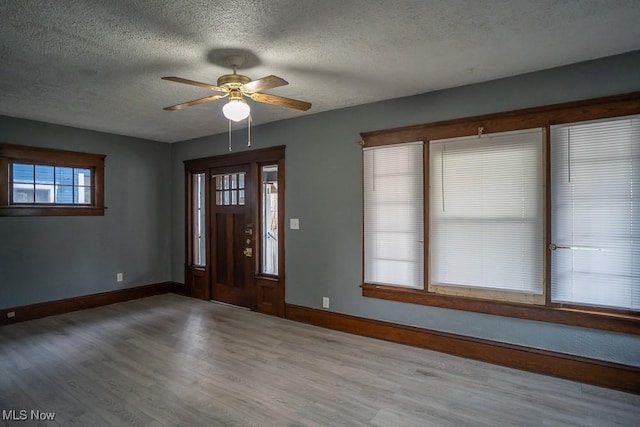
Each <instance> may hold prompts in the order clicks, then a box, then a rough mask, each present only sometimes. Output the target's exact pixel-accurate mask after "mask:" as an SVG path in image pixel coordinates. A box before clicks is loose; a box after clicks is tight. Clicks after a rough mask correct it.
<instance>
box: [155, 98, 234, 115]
mask: <svg viewBox="0 0 640 427" xmlns="http://www.w3.org/2000/svg"><path fill="white" fill-rule="evenodd" d="M226 96H227V95H211V96H205V97H204V98H199V99H194V100H193V101H188V102H183V103H182V104H176V105H172V106H170V107H164V108H163V110H165V111H175V110H181V109H183V108H186V107H191V106H194V105H199V104H204V103H205V102H211V101H217V100H218V99H220V98H224V97H226Z"/></svg>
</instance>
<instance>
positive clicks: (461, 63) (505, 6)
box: [0, 0, 640, 142]
mask: <svg viewBox="0 0 640 427" xmlns="http://www.w3.org/2000/svg"><path fill="white" fill-rule="evenodd" d="M639 23H640V1H637V0H629V1H618V0H570V1H566V0H565V1H563V0H531V1H524V0H505V1H502V0H467V1H462V0H446V1H443V0H441V1H437V0H433V1H427V0H415V1H409V0H404V1H403V0H388V1H387V0H385V1H382V0H337V1H336V0H322V1H321V0H253V1H248V0H227V1H221V2H214V1H207V0H2V1H0V114H4V115H9V116H14V117H22V118H28V119H34V120H41V121H45V122H50V123H57V124H64V125H70V126H75V127H80V128H85V129H93V130H99V131H104V132H110V133H116V134H122V135H129V136H136V137H141V138H148V139H152V140H157V141H165V142H174V141H180V140H185V139H191V138H195V137H199V136H204V135H210V134H215V133H221V132H224V131H226V129H227V126H228V124H227V122H226V120H224V119H223V117H222V115H221V107H222V105H223V103H224V102H225V101H218V102H215V103H209V104H203V105H199V106H194V107H191V108H188V109H183V110H178V111H173V112H166V111H163V110H162V107H165V106H168V105H172V104H177V103H179V102H184V101H187V100H191V99H194V98H200V97H203V96H208V95H211V94H213V93H212V92H210V91H208V90H206V89H202V88H197V87H191V86H186V85H183V84H177V83H172V82H167V81H163V80H161V79H160V77H162V76H180V77H184V78H188V79H193V80H199V81H203V82H210V83H215V82H216V79H217V77H218V76H219V75H221V74H226V73H228V72H229V69H226V68H225V67H224V64H225V57H227V56H228V55H229V54H232V53H238V52H241V53H242V54H243V55H244V56H245V57H246V58H247V64H246V67H245V68H244V69H242V70H240V71H241V72H242V73H243V74H246V75H248V76H249V77H251V78H253V79H257V78H260V77H263V76H266V75H269V74H275V75H277V76H280V77H283V78H285V79H286V80H288V81H289V83H290V84H289V86H285V87H280V88H277V89H272V90H270V91H268V92H269V93H272V94H276V95H282V96H288V97H292V98H298V99H302V100H306V101H309V102H312V103H313V107H312V108H311V110H309V111H308V112H298V111H295V110H289V109H285V108H281V107H275V106H270V105H263V104H260V105H258V104H256V103H252V108H253V119H254V124H260V123H266V122H271V121H274V120H280V119H285V118H289V117H296V116H301V115H308V114H313V113H317V112H320V111H326V110H331V109H336V108H342V107H347V106H352V105H357V104H363V103H369V102H374V101H379V100H383V99H389V98H396V97H401V96H407V95H414V94H418V93H424V92H429V91H432V90H436V89H442V88H448V87H454V86H460V85H464V84H469V83H475V82H480V81H485V80H490V79H495V78H500V77H506V76H509V75H515V74H521V73H525V72H530V71H535V70H540V69H544V68H550V67H555V66H560V65H565V64H570V63H574V62H579V61H584V60H589V59H594V58H598V57H603V56H609V55H614V54H618V53H623V52H628V51H632V50H637V49H640V25H639Z"/></svg>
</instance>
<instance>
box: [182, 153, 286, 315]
mask: <svg viewBox="0 0 640 427" xmlns="http://www.w3.org/2000/svg"><path fill="white" fill-rule="evenodd" d="M285 148H286V146H285V145H279V146H275V147H269V148H262V149H258V150H250V151H241V152H237V153H230V154H222V155H217V156H210V157H203V158H198V159H191V160H185V161H184V165H185V264H184V269H185V271H184V273H185V287H186V292H187V294H188V295H192V296H196V297H198V298H201V299H207V300H208V299H210V298H211V283H212V281H211V277H212V273H213V272H212V270H211V265H212V260H211V254H212V252H211V235H210V229H211V224H210V219H209V215H210V212H207V215H206V217H207V223H206V229H207V246H206V248H207V254H206V259H207V265H206V267H205V268H204V269H203V267H202V266H194V265H191V256H192V254H191V252H190V251H191V238H192V233H191V230H192V227H193V224H192V221H193V216H192V200H191V198H192V188H191V185H192V180H191V175H193V174H196V173H205V174H206V175H207V177H208V178H209V175H210V170H211V169H217V168H222V167H233V166H237V165H246V164H249V165H250V167H251V171H252V177H251V179H252V184H253V187H254V189H255V191H254V192H253V197H254V202H255V206H256V209H255V211H254V213H253V216H254V223H255V224H257V225H258V226H257V227H256V230H258V231H257V232H256V234H257V235H258V238H257V239H256V242H255V243H254V244H255V246H256V248H255V256H254V259H255V264H254V278H255V279H254V286H255V295H256V300H257V301H256V307H257V308H256V309H257V311H259V312H263V313H267V314H272V315H276V316H279V317H284V314H285V247H284V241H285V238H284V237H285V236H284V232H285V214H284V212H285V197H284V196H285V168H284V159H285ZM267 164H277V165H278V277H277V278H276V277H272V276H261V275H260V265H261V262H260V260H261V250H262V247H261V246H262V245H261V241H260V239H261V237H260V233H259V230H260V229H261V212H262V200H261V194H262V193H261V187H262V186H261V183H260V168H261V166H263V165H267ZM210 181H211V180H210V179H206V180H205V185H206V188H205V194H206V196H205V197H206V200H205V206H207V207H209V206H210V203H211V201H210V197H211V189H210ZM202 273H205V274H202ZM194 274H195V275H197V278H196V277H191V276H192V275H194ZM203 276H206V280H203ZM190 279H193V280H190ZM204 282H206V283H204ZM274 282H275V283H274ZM274 285H275V286H274ZM261 286H262V287H264V288H265V289H261V288H260V287H261ZM205 287H206V289H200V288H205ZM262 291H265V292H262ZM267 295H268V296H270V298H272V301H271V302H266V301H265V302H264V303H263V304H261V301H260V298H262V297H263V296H265V298H266V296H267Z"/></svg>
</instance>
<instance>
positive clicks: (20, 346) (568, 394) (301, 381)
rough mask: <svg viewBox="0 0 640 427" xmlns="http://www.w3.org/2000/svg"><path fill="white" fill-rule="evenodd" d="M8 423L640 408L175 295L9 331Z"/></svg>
mask: <svg viewBox="0 0 640 427" xmlns="http://www.w3.org/2000/svg"><path fill="white" fill-rule="evenodd" d="M31 410H39V411H41V412H43V413H46V412H54V413H55V419H54V421H35V420H32V419H29V417H30V416H31V413H30V411H31ZM0 411H2V413H1V414H0V415H2V419H0V425H11V426H13V425H16V426H18V425H19V426H29V425H47V426H53V425H59V426H76V425H78V426H80V425H87V426H126V425H132V426H189V427H197V426H341V425H342V426H393V427H395V426H492V427H494V426H505V425H521V426H639V425H640V396H638V395H633V394H627V393H623V392H618V391H613V390H608V389H603V388H598V387H594V386H588V385H584V384H580V383H576V382H571V381H566V380H561V379H557V378H552V377H546V376H542V375H536V374H532V373H527V372H523V371H518V370H515V369H509V368H503V367H499V366H494V365H490V364H486V363H483V362H477V361H473V360H467V359H463V358H458V357H455V356H449V355H446V354H441V353H436V352H432V351H429V350H424V349H418V348H413V347H408V346H403V345H399V344H394V343H389V342H385V341H379V340H375V339H370V338H365V337H360V336H356V335H350V334H346V333H341V332H337V331H332V330H327V329H322V328H318V327H314V326H310V325H306V324H301V323H296V322H292V321H288V320H284V319H280V318H276V317H271V316H266V315H263V314H259V313H255V312H250V311H246V310H243V309H239V308H234V307H229V306H225V305H221V304H215V303H209V302H205V301H200V300H195V299H191V298H186V297H183V296H179V295H174V294H165V295H158V296H153V297H149V298H144V299H139V300H134V301H128V302H124V303H119V304H113V305H110V306H105V307H100V308H94V309H89V310H83V311H77V312H73V313H68V314H64V315H59V316H53V317H48V318H43V319H38V320H33V321H28V322H22V323H17V324H13V325H6V326H3V327H0ZM12 411H13V412H12ZM20 411H28V412H24V413H21V412H20ZM22 414H26V416H27V418H28V419H27V420H26V421H17V420H15V419H16V418H20V416H21V415H22ZM8 418H11V419H8ZM12 419H13V420H12Z"/></svg>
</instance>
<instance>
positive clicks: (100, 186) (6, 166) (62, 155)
mask: <svg viewBox="0 0 640 427" xmlns="http://www.w3.org/2000/svg"><path fill="white" fill-rule="evenodd" d="M105 158H106V156H105V155H102V154H93V153H84V152H78V151H67V150H56V149H51V148H40V147H29V146H25V145H16V144H5V143H2V144H0V216H102V215H104V210H105V209H106V208H105V206H104V160H105ZM14 162H18V163H19V162H26V163H33V164H36V165H47V166H62V167H78V168H89V169H91V170H92V171H93V174H92V177H91V190H92V200H91V205H66V204H55V203H51V204H46V205H45V204H29V205H12V204H10V196H9V192H10V191H11V189H10V184H11V183H10V182H9V176H10V167H11V165H12V164H13V163H14Z"/></svg>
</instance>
